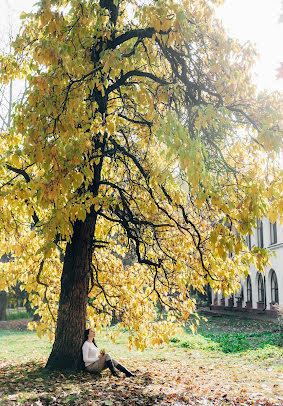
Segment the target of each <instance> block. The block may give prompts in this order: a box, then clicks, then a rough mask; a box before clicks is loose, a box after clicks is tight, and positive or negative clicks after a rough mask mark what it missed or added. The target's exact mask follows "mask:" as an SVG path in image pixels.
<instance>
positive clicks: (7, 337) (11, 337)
mask: <svg viewBox="0 0 283 406" xmlns="http://www.w3.org/2000/svg"><path fill="white" fill-rule="evenodd" d="M113 330H117V328H116V327H113V328H111V331H113ZM117 334H118V336H117V339H116V343H112V342H111V341H110V339H109V337H108V335H107V331H103V333H102V334H101V335H98V337H97V341H98V345H99V347H100V348H105V349H106V351H111V353H112V354H113V356H114V357H117V358H133V359H157V360H165V359H182V358H183V357H184V354H185V353H186V352H188V351H199V352H201V353H202V354H206V356H210V357H219V356H220V357H223V356H229V355H231V356H232V355H233V354H235V355H236V356H238V357H242V358H243V360H254V361H264V360H267V359H270V358H272V360H273V361H276V362H277V361H278V363H279V364H281V362H282V359H283V334H282V332H280V331H279V329H278V325H277V324H276V323H274V322H268V321H258V320H247V319H241V318H231V317H226V316H223V317H217V318H216V317H212V316H208V321H207V322H204V321H203V320H201V322H200V326H199V329H198V332H197V334H192V332H191V330H190V329H189V328H188V329H185V330H184V332H183V333H182V334H181V335H180V336H178V337H174V338H172V339H171V340H170V341H171V342H170V343H169V344H163V345H161V346H160V347H158V348H148V349H146V350H145V351H143V352H139V351H137V350H135V349H132V350H131V351H130V352H129V351H128V350H127V337H128V334H127V332H126V331H123V332H121V331H120V332H118V331H117ZM51 347H52V343H50V342H49V341H48V339H47V338H46V337H44V338H43V339H39V338H38V337H37V335H36V333H35V332H30V331H24V332H15V331H8V330H0V358H3V359H11V360H12V359H17V360H20V359H22V358H23V357H24V358H25V359H34V358H38V357H47V356H48V355H49V353H50V351H51ZM221 354H223V355H221Z"/></svg>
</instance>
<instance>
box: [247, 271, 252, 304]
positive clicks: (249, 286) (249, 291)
mask: <svg viewBox="0 0 283 406" xmlns="http://www.w3.org/2000/svg"><path fill="white" fill-rule="evenodd" d="M251 301H252V281H251V277H250V275H249V276H248V277H247V302H251Z"/></svg>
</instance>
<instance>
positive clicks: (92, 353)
mask: <svg viewBox="0 0 283 406" xmlns="http://www.w3.org/2000/svg"><path fill="white" fill-rule="evenodd" d="M94 337H95V331H94V330H93V329H88V330H85V337H84V344H83V346H82V351H83V360H84V363H85V367H86V369H87V371H89V372H95V373H100V372H101V371H103V369H106V368H109V369H110V371H111V374H112V375H113V376H117V377H119V374H118V373H117V371H116V370H115V368H117V369H118V370H119V371H121V372H123V373H124V374H125V375H126V376H128V377H129V376H134V375H133V374H132V373H131V372H130V371H129V370H128V369H127V368H125V367H123V365H121V364H119V363H118V362H117V361H115V360H114V359H113V358H111V357H110V355H109V354H105V351H104V350H100V351H99V349H98V348H97V345H96V342H95V340H94Z"/></svg>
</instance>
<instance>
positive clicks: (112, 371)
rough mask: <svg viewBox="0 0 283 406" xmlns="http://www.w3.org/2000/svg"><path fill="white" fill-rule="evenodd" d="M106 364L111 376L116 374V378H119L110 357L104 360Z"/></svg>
mask: <svg viewBox="0 0 283 406" xmlns="http://www.w3.org/2000/svg"><path fill="white" fill-rule="evenodd" d="M106 365H107V366H108V368H109V369H110V371H111V374H112V375H113V376H116V377H117V378H120V375H119V374H118V373H117V372H116V371H115V368H114V365H113V362H112V359H109V360H108V361H106Z"/></svg>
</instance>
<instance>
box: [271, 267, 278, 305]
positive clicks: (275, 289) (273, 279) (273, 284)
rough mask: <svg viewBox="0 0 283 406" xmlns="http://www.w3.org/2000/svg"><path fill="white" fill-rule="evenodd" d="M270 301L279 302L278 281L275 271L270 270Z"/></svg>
mask: <svg viewBox="0 0 283 406" xmlns="http://www.w3.org/2000/svg"><path fill="white" fill-rule="evenodd" d="M271 303H272V304H275V303H277V304H278V303H279V297H278V282H277V277H276V273H275V271H273V270H272V271H271Z"/></svg>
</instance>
